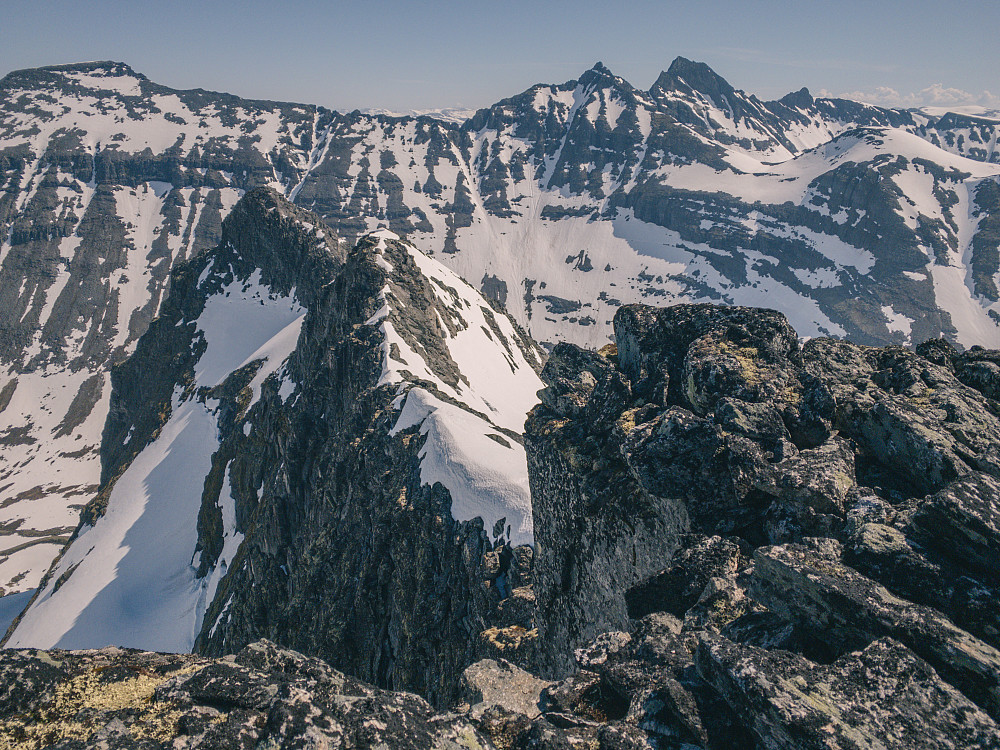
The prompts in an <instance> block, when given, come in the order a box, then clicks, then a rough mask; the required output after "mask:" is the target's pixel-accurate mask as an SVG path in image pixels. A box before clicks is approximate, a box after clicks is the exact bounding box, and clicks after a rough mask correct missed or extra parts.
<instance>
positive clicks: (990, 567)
mask: <svg viewBox="0 0 1000 750" xmlns="http://www.w3.org/2000/svg"><path fill="white" fill-rule="evenodd" d="M998 360H1000V356H998V354H997V353H996V352H988V351H986V350H982V349H977V350H972V351H970V352H967V353H963V354H960V353H958V352H957V351H956V350H955V349H954V348H953V347H951V346H950V345H949V344H947V342H943V341H935V342H929V343H928V344H925V345H922V346H920V347H918V350H917V352H914V351H910V350H907V349H903V348H901V347H887V348H884V349H878V348H875V347H869V346H860V345H857V344H853V343H850V342H844V341H836V340H832V339H812V340H810V341H808V342H806V343H804V344H803V343H801V342H800V341H799V340H798V338H797V337H796V335H795V332H794V331H793V330H792V329H791V328H790V327H789V326H788V324H787V321H785V320H784V318H783V317H782V316H781V315H780V314H778V313H775V312H773V311H766V310H753V309H749V308H731V307H729V308H721V307H716V306H711V305H676V306H673V307H669V308H662V309H656V308H650V307H644V306H625V307H623V308H622V309H621V310H620V311H619V313H618V315H617V316H616V319H615V344H614V345H612V346H608V347H605V348H604V349H602V350H601V352H599V353H593V352H586V351H583V350H581V349H578V348H577V347H573V346H571V345H559V346H557V347H556V348H555V349H554V350H553V352H552V354H551V357H550V358H549V360H548V362H547V364H546V367H545V370H544V372H543V380H545V381H546V383H547V388H546V390H545V391H543V392H542V393H541V394H540V395H541V401H542V403H541V404H539V405H538V406H536V407H535V409H534V410H533V411H532V412H531V414H530V415H529V418H528V422H527V425H526V433H525V445H526V449H527V454H528V466H529V478H530V480H531V486H532V500H533V505H534V508H535V525H536V529H537V530H539V531H542V530H545V533H539V534H538V536H537V539H536V542H537V549H536V555H535V571H534V593H535V597H536V601H537V602H538V610H537V614H536V624H537V627H538V633H539V648H538V655H537V658H538V666H539V669H540V670H541V673H542V676H544V677H545V678H547V679H552V680H557V682H556V683H555V685H556V686H557V687H558V689H557V687H553V688H549V689H548V691H547V694H552V695H556V694H558V695H560V696H565V697H564V698H562V699H561V700H560V702H559V709H558V711H556V709H552V708H549V709H546V707H545V705H544V702H543V705H542V714H541V718H540V719H536V720H535V722H536V723H537V722H538V721H540V720H541V719H544V718H545V717H547V716H549V714H553V715H555V714H559V715H560V716H564V717H565V716H568V715H573V716H577V717H584V718H586V717H590V718H589V719H588V720H589V721H596V722H598V723H600V724H601V725H604V726H611V725H615V723H616V722H624V723H625V724H628V725H632V726H637V727H639V728H641V729H642V730H643V731H644V732H645V733H646V736H647V737H648V738H649V740H650V741H652V742H654V743H658V745H657V746H659V747H671V748H675V747H676V748H680V747H699V748H706V749H708V748H711V749H713V750H715V749H718V750H721V749H722V748H731V747H747V748H754V747H761V748H812V747H816V748H819V747H823V748H855V747H872V748H876V747H877V748H895V747H900V748H902V747H935V748H937V747H942V748H945V747H947V748H952V747H954V748H959V747H962V748H965V747H984V748H985V747H996V746H998V743H1000V735H998V734H997V726H996V722H997V720H998V719H1000V650H998V649H1000V620H998V616H997V614H996V608H995V602H996V599H997V594H998V592H1000V564H998V562H997V561H998V560H1000V461H998V456H1000V404H998V403H997V401H996V400H995V390H994V388H995V379H994V378H993V373H994V368H995V365H996V363H997V361H998ZM601 630H603V631H605V632H603V633H602V632H599V631H601ZM543 697H544V696H543ZM547 711H548V713H547ZM616 717H619V718H616ZM547 720H548V721H550V722H551V721H552V720H553V719H552V717H551V716H549V718H548V719H547ZM561 720H562V721H564V723H565V722H566V721H568V720H566V719H561ZM580 720H582V719H580Z"/></svg>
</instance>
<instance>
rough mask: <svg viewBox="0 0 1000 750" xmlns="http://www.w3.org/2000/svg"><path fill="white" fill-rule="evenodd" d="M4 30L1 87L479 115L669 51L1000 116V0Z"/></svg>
mask: <svg viewBox="0 0 1000 750" xmlns="http://www.w3.org/2000/svg"><path fill="white" fill-rule="evenodd" d="M0 18H2V24H0V75H2V74H4V73H7V72H9V71H11V70H16V69H19V68H30V67H38V66H42V65H53V64H58V63H68V62H80V61H84V60H118V61H122V62H126V63H128V64H129V65H131V66H132V67H133V68H134V69H135V70H137V71H139V72H140V73H144V74H145V75H146V76H148V77H149V78H150V79H152V80H154V81H156V82H157V83H161V84H163V85H166V86H171V87H173V88H182V89H183V88H205V89H212V90H217V91H227V92H230V93H234V94H238V95H240V96H244V97H249V98H258V99H277V100H284V101H295V102H305V103H311V104H320V105H324V106H327V107H331V108H334V109H339V110H344V111H346V110H351V109H356V108H357V109H366V108H372V107H379V108H386V109H390V110H396V111H406V110H411V109H424V108H437V107H465V108H478V107H483V106H487V105H489V104H492V103H494V102H496V101H498V100H500V99H503V98H505V97H508V96H512V95H514V94H517V93H519V92H521V91H523V90H525V89H526V88H528V87H530V86H531V85H532V84H535V83H542V82H544V83H561V82H563V81H567V80H570V79H573V78H577V77H578V76H579V75H580V74H581V73H582V72H583V71H585V70H586V69H588V68H590V67H591V66H592V65H593V64H594V63H595V62H597V61H602V62H603V63H604V64H605V65H607V66H608V67H609V68H611V70H612V71H613V72H614V73H615V74H617V75H620V76H622V77H623V78H625V79H627V80H628V81H629V82H630V83H632V84H633V85H634V86H637V87H639V88H642V89H646V88H649V86H651V85H652V83H653V81H654V80H655V79H656V76H657V75H658V74H659V72H660V71H661V70H664V69H666V68H667V67H668V66H669V65H670V62H671V60H673V59H674V58H675V57H677V56H683V57H687V58H690V59H693V60H699V61H701V62H705V63H708V65H710V66H711V67H712V68H713V69H715V71H716V72H717V73H719V74H720V75H722V76H723V77H724V78H725V79H726V80H728V81H729V82H730V83H731V84H732V85H733V86H735V87H736V88H738V89H743V90H745V91H749V92H751V93H755V94H757V95H758V96H759V97H761V98H763V99H775V98H779V97H781V96H783V95H784V94H786V93H788V92H789V91H793V90H797V89H799V88H801V87H803V86H807V87H808V88H809V89H810V90H811V91H812V92H813V93H814V94H815V95H819V94H825V95H848V96H849V97H850V98H857V99H862V100H864V101H869V102H872V103H876V104H884V105H889V106H922V105H933V104H936V105H939V106H954V105H960V104H961V105H973V104H979V105H983V106H986V107H990V108H996V109H1000V43H998V42H997V30H998V29H1000V1H998V0H978V2H971V1H969V0H953V2H951V3H944V2H941V1H940V0H935V1H933V2H931V1H928V0H910V1H909V2H898V1H897V0H879V1H878V2H875V3H872V2H870V0H869V2H855V0H836V1H835V2H817V1H816V0H797V1H796V2H783V1H777V0H773V1H769V0H756V1H755V0H702V2H692V1H691V0H686V1H685V2H673V1H663V2H652V1H646V0H644V1H640V2H623V1H620V2H612V1H609V0H603V1H601V2H597V1H594V0H580V1H579V2H561V1H560V2H542V1H541V0H537V1H536V2H527V1H525V0H506V1H505V2H499V1H497V0H494V1H493V2H477V1H476V0H466V2H450V1H449V2H431V1H430V0H428V1H426V2H422V3H421V2H412V1H407V0H367V1H365V2H355V1H354V0H344V1H342V2H337V1H332V2H321V1H320V0H284V2H274V0H266V1H261V0H243V2H233V1H231V0H208V1H206V0H198V1H197V2H194V1H192V0H158V1H157V2H145V1H143V0H138V1H137V0H129V1H128V2H121V1H119V0H72V1H70V0H31V2H24V0H0Z"/></svg>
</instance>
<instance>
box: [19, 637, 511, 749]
mask: <svg viewBox="0 0 1000 750" xmlns="http://www.w3.org/2000/svg"><path fill="white" fill-rule="evenodd" d="M0 680H2V681H3V684H4V686H5V688H9V687H11V686H14V685H16V686H17V689H14V690H5V692H6V695H7V698H6V699H4V700H3V702H2V703H0V747H18V748H25V749H27V748H42V747H52V746H56V747H66V748H70V747H72V748H104V749H105V750H113V749H115V748H136V747H147V748H159V747H172V748H204V749H205V750H209V749H211V750H215V749H216V748H218V749H220V750H221V748H242V747H275V748H279V747H281V748H291V747H300V748H305V747H310V748H320V747H323V748H348V747H355V748H358V747H361V748H373V747H392V748H413V750H417V748H421V749H423V748H442V750H443V749H445V748H447V749H448V750H452V749H454V750H458V748H491V747H492V745H491V744H490V742H489V741H488V740H487V739H485V738H484V737H483V736H482V735H481V734H480V733H479V732H478V731H477V730H476V729H475V728H474V727H473V726H472V725H471V724H470V723H469V722H468V721H467V720H465V719H463V718H461V717H458V716H456V715H454V714H450V715H444V714H438V713H435V711H434V709H432V708H431V706H430V705H429V704H428V703H427V702H426V701H425V700H424V699H423V698H420V697H418V696H416V695H413V694H410V693H398V692H397V693H394V692H388V691H384V690H378V689H376V688H373V687H371V686H370V685H366V684H364V683H362V682H360V681H358V680H355V679H353V678H351V677H348V676H346V675H344V674H343V673H341V672H338V671H336V670H335V669H332V668H331V667H329V666H328V665H326V664H325V663H324V662H322V661H320V660H318V659H310V658H307V657H305V656H302V655H301V654H299V653H297V652H295V651H290V650H288V649H282V648H279V647H277V646H275V645H274V644H273V643H270V642H268V641H258V642H256V643H252V644H250V645H249V646H247V647H246V648H244V649H243V650H242V651H240V652H239V653H238V654H236V655H235V656H227V657H223V658H221V659H205V658H202V657H197V656H193V655H186V654H183V655H181V654H157V653H150V652H143V651H135V650H131V649H118V648H106V649H101V650H92V651H49V652H44V651H10V650H8V651H0Z"/></svg>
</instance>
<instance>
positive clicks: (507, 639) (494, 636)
mask: <svg viewBox="0 0 1000 750" xmlns="http://www.w3.org/2000/svg"><path fill="white" fill-rule="evenodd" d="M480 637H481V638H483V640H485V641H487V642H488V643H489V644H490V645H492V646H493V647H495V648H497V649H499V650H500V651H507V650H512V649H518V648H520V647H521V646H522V645H523V644H524V643H526V642H528V641H532V640H534V639H536V638H538V629H537V628H532V629H531V630H525V629H524V628H522V627H521V626H520V625H511V626H509V627H506V628H488V629H487V630H484V631H483V632H482V633H481V634H480Z"/></svg>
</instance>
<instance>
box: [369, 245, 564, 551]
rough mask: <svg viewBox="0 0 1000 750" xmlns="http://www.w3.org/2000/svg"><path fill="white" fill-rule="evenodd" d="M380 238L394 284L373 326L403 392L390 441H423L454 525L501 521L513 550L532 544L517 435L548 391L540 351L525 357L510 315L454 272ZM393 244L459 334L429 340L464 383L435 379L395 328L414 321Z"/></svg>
mask: <svg viewBox="0 0 1000 750" xmlns="http://www.w3.org/2000/svg"><path fill="white" fill-rule="evenodd" d="M373 237H374V238H375V239H377V244H376V245H375V246H374V248H373V252H374V253H375V254H376V257H375V262H376V264H377V265H379V266H380V267H382V268H383V269H384V270H385V271H386V274H387V282H388V283H387V285H386V287H385V288H384V289H383V291H382V294H381V297H382V301H383V303H384V304H383V307H382V308H381V309H380V310H379V312H378V313H376V315H374V316H373V317H372V318H371V319H370V320H369V321H368V325H378V326H379V327H380V329H381V331H382V334H383V336H384V341H385V343H384V345H383V372H382V377H381V379H380V383H382V384H389V383H398V384H399V388H400V396H399V397H397V399H396V402H395V403H396V404H397V405H398V406H399V408H400V413H399V417H398V418H397V420H396V422H395V424H394V426H393V429H392V433H393V434H396V433H398V432H400V431H401V430H407V429H410V428H412V427H417V426H418V427H419V431H420V433H421V434H422V435H425V436H426V438H427V439H426V441H425V442H424V444H423V447H422V448H421V451H420V478H421V482H422V483H424V484H427V485H433V484H435V483H436V482H440V483H441V484H442V485H443V486H444V487H445V488H447V489H448V491H449V493H450V494H451V498H452V506H451V512H452V516H453V517H454V518H455V519H456V520H458V521H468V520H471V519H473V518H481V519H482V521H483V524H484V526H485V528H486V529H487V531H489V532H492V530H493V528H494V526H495V525H496V524H497V523H498V522H499V521H500V520H501V519H503V520H504V524H503V527H504V528H503V529H502V532H501V533H502V535H503V536H504V537H505V538H507V539H508V540H509V541H510V543H511V544H514V545H518V544H530V543H531V542H532V540H533V536H532V521H531V495H530V491H529V489H528V466H527V458H526V456H525V453H524V448H523V446H522V445H521V444H520V442H519V441H518V439H517V438H515V437H514V436H513V435H512V433H515V434H517V435H520V433H521V432H523V430H524V421H525V418H526V417H527V413H528V411H529V410H530V409H531V408H532V407H533V406H534V405H535V404H536V403H537V401H538V397H537V392H538V391H539V390H540V389H541V388H543V387H544V384H543V383H542V381H541V379H540V378H539V377H538V375H537V373H536V372H535V370H534V369H533V365H536V366H537V364H538V359H537V354H536V352H535V351H534V350H533V349H528V350H527V351H525V350H524V349H522V346H524V344H523V342H521V341H519V336H518V332H517V331H515V329H514V326H513V324H512V323H511V321H510V320H509V319H508V318H507V316H506V315H504V314H502V313H498V312H496V311H494V310H492V309H491V308H490V306H489V304H488V303H487V302H486V300H485V299H483V297H482V295H481V294H479V292H477V291H476V290H475V289H473V288H472V287H471V286H469V284H467V283H466V282H465V281H463V280H462V279H461V278H460V277H459V276H458V275H456V274H455V273H454V272H453V271H451V270H449V269H448V268H445V267H444V266H442V265H441V264H440V263H438V262H437V261H436V260H434V259H433V258H430V257H428V256H427V255H425V254H423V253H422V252H420V251H419V250H418V249H417V248H416V247H414V246H413V245H411V244H409V243H407V242H402V241H400V240H399V238H398V237H397V236H396V235H394V234H393V233H391V232H388V231H382V232H378V233H375V234H374V235H373ZM389 242H391V243H392V244H393V247H394V249H395V250H396V251H398V252H403V253H405V254H406V256H407V258H408V259H409V260H410V261H411V262H413V263H414V264H415V265H416V267H417V269H418V271H419V273H420V275H421V276H422V277H423V278H424V279H426V280H427V281H429V282H430V285H431V288H432V289H433V294H434V296H435V302H436V303H437V304H438V305H439V306H440V308H441V309H442V310H443V314H445V315H449V316H452V315H453V316H454V318H453V320H452V326H454V327H455V328H456V329H457V330H455V331H452V330H451V328H449V326H448V324H447V323H446V322H444V321H441V322H440V324H439V326H438V332H437V333H434V334H431V335H440V336H442V338H443V342H444V344H445V346H446V348H447V351H448V354H449V356H450V358H451V360H452V362H453V363H454V365H456V366H457V370H458V373H460V375H459V380H458V382H457V384H452V383H449V382H446V381H445V380H444V379H443V377H442V376H441V375H439V374H438V372H439V367H436V366H435V363H434V362H428V361H426V360H425V359H424V357H423V356H422V355H420V354H418V353H417V352H416V351H415V350H414V349H413V347H411V346H410V345H409V344H408V343H407V341H406V340H405V339H404V337H403V336H401V335H400V334H399V333H398V332H397V330H396V328H395V327H394V325H393V320H394V319H398V318H399V317H400V316H407V315H409V314H410V312H409V311H408V310H407V309H406V307H405V306H403V305H401V304H400V302H399V300H398V297H397V295H396V294H395V292H394V286H395V285H396V284H397V283H398V280H397V277H396V276H395V267H394V265H393V263H392V261H391V260H390V259H387V258H386V257H385V255H386V250H387V243H389ZM441 314H442V313H438V315H441ZM529 358H530V360H531V361H529ZM414 378H419V379H421V380H428V381H430V382H431V383H433V385H434V387H435V388H437V389H438V390H439V391H440V392H441V393H442V394H443V395H445V396H450V397H451V398H453V399H455V400H457V401H458V402H459V403H460V404H461V406H456V405H455V404H453V403H449V402H447V401H445V400H443V399H442V398H440V397H439V396H437V395H435V394H434V393H432V392H431V391H430V390H428V389H427V388H425V387H422V386H419V385H415V384H414Z"/></svg>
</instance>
